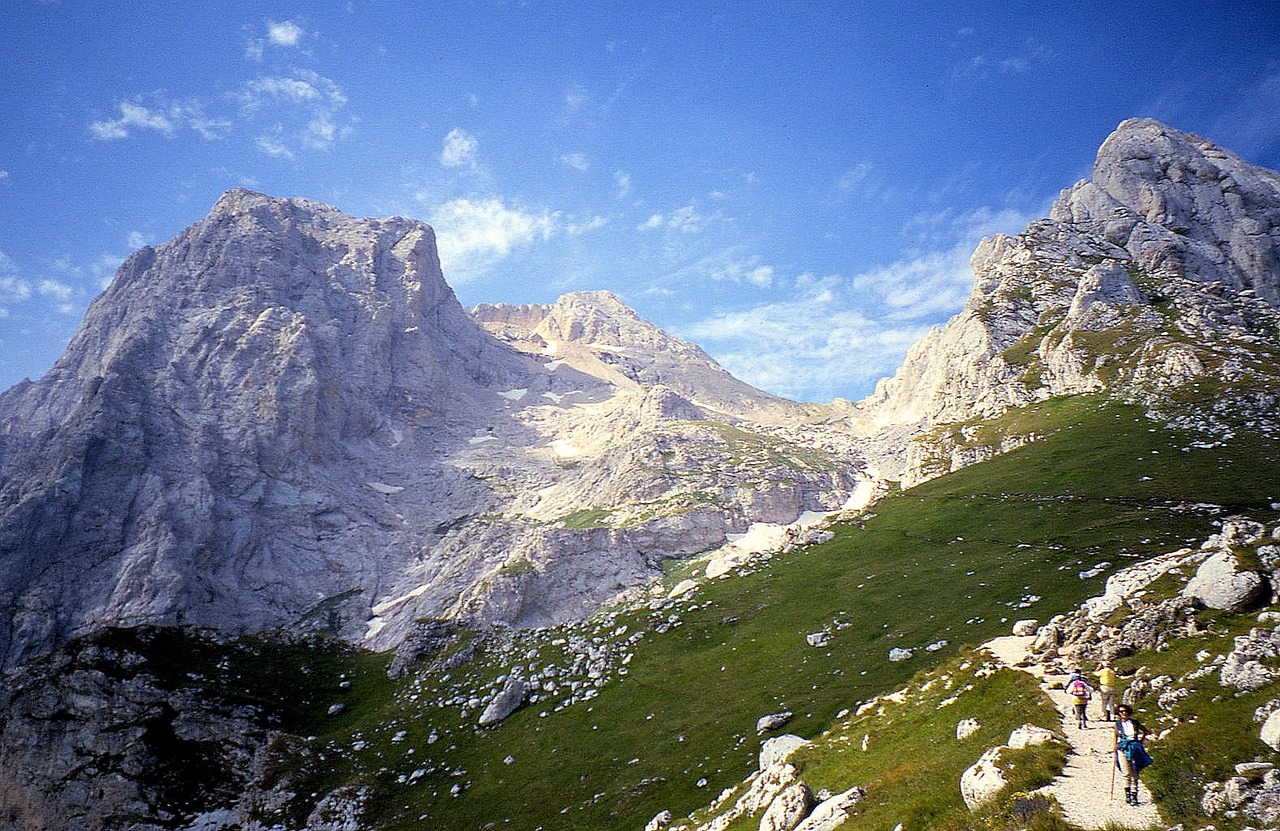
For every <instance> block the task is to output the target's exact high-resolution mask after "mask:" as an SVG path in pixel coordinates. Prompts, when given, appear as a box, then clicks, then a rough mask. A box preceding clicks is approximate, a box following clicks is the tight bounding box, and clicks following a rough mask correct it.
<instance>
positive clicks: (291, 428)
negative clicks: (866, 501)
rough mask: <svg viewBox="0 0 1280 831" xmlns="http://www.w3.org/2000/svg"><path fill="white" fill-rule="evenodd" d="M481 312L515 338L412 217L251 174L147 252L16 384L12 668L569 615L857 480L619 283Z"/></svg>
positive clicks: (4, 466)
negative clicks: (274, 637)
mask: <svg viewBox="0 0 1280 831" xmlns="http://www.w3.org/2000/svg"><path fill="white" fill-rule="evenodd" d="M522 315H523V317H522ZM481 317H482V318H483V319H485V320H486V321H487V322H486V323H485V325H486V326H493V327H495V328H497V329H501V330H502V332H501V333H500V334H504V337H505V338H506V339H505V340H504V339H502V338H499V337H495V336H494V335H492V334H490V333H489V332H488V331H486V329H485V328H484V327H482V326H481V325H480V324H478V323H477V321H476V320H475V319H473V318H472V316H471V315H470V314H469V313H468V312H467V311H466V310H464V309H463V308H462V307H461V306H460V305H459V304H458V302H457V300H456V299H455V297H454V295H453V292H452V291H451V290H450V289H449V287H448V286H447V285H446V284H445V282H444V280H443V277H442V275H441V273H440V269H439V263H438V260H437V257H436V251H435V244H434V237H433V234H432V231H431V229H430V228H428V227H427V226H425V225H423V224H421V223H418V222H414V221H411V220H407V219H401V218H391V219H354V218H352V217H349V216H346V215H344V214H342V213H341V212H339V211H337V210H335V209H333V208H331V207H328V206H326V205H321V204H318V203H314V202H308V201H305V200H289V199H274V198H270V197H266V196H262V195H260V194H255V193H251V192H249V191H244V190H235V191H231V192H229V193H227V194H226V195H225V196H224V197H223V198H222V199H221V200H220V201H219V202H218V204H217V205H216V206H215V207H214V209H213V211H212V213H210V215H209V216H208V217H207V218H206V219H204V220H202V221H200V222H198V223H196V224H195V225H193V226H192V227H191V228H189V229H187V230H186V231H184V232H182V233H181V234H179V235H178V236H177V237H175V238H174V239H173V240H171V241H170V242H167V243H165V244H164V245H161V246H158V247H156V248H144V249H143V250H141V251H139V252H137V253H136V254H135V255H134V256H133V257H131V258H130V259H129V260H128V261H127V262H126V263H125V264H124V266H122V267H121V269H120V271H119V273H118V274H117V276H116V278H115V280H114V281H113V283H112V284H111V286H110V287H109V288H108V289H107V291H106V292H104V293H103V295H102V296H101V297H99V298H98V299H97V300H96V301H95V302H94V303H93V304H92V306H91V307H90V309H89V312H88V314H87V315H86V318H85V321H84V324H83V326H82V328H81V330H80V331H79V333H78V334H77V335H76V337H75V339H74V340H73V341H72V343H71V345H70V346H69V347H68V349H67V352H66V354H64V356H63V357H62V358H61V359H60V360H59V362H58V363H57V364H56V365H55V366H54V368H53V369H52V370H51V371H50V373H49V374H48V375H47V376H46V377H45V378H43V379H41V380H40V381H37V382H26V383H23V384H20V385H18V386H17V387H14V388H12V389H10V390H9V391H7V392H5V393H4V394H3V395H0V665H5V664H12V663H15V662H21V661H22V660H24V659H26V658H29V657H31V656H32V655H35V654H38V653H40V652H42V651H44V650H47V649H49V648H50V647H51V646H53V645H55V644H57V643H59V642H62V641H63V640H65V639H67V638H68V637H71V636H72V635H74V634H76V633H79V632H83V631H87V630H89V629H92V628H94V627H97V626H101V625H105V624H122V625H136V624H141V623H178V622H183V623H194V624H198V625H207V626H213V627H218V628H222V629H226V630H230V631H234V632H244V631H255V630H259V629H267V628H288V629H295V630H297V629H303V630H307V629H323V630H326V631H330V632H334V633H337V634H339V635H341V636H342V637H345V638H348V639H350V640H353V641H357V642H361V643H364V644H367V645H370V646H373V647H375V648H388V647H391V646H394V645H395V644H396V643H398V642H399V641H400V640H401V639H402V638H403V637H405V636H406V635H407V634H409V633H410V632H411V631H412V630H413V628H414V626H415V621H417V620H420V619H435V620H450V619H464V620H468V621H471V622H475V623H479V624H487V623H493V622H503V623H514V624H517V625H521V626H524V625H543V624H549V623H555V622H559V621H563V620H569V619H574V618H577V617H579V616H582V615H585V614H587V613H589V612H591V611H593V610H594V609H596V608H598V606H599V604H600V603H602V602H604V601H605V600H608V599H609V598H611V597H613V596H615V595H617V594H619V593H622V592H625V591H628V590H631V589H634V588H635V587H637V586H640V585H643V584H645V583H646V582H648V581H649V580H651V579H652V578H653V577H655V576H656V575H658V574H659V573H660V571H659V568H658V562H659V561H660V560H661V559H663V558H666V557H669V556H681V555H687V554H691V553H694V552H698V551H702V550H705V549H708V548H710V547H712V546H715V545H718V544H721V543H723V542H724V539H725V534H726V533H727V532H743V531H745V530H746V529H747V528H748V527H749V526H750V524H751V523H753V522H777V523H788V522H791V521H793V520H795V519H796V517H797V516H798V515H799V514H800V513H802V512H804V511H809V510H833V509H836V508H839V507H840V505H842V504H843V502H844V501H845V500H846V499H847V498H848V496H849V494H850V493H851V492H852V490H853V489H854V487H855V486H856V484H857V481H858V479H859V478H860V473H859V471H860V468H861V462H860V461H859V460H858V457H857V454H856V449H855V444H854V440H853V439H852V438H851V437H848V436H843V435H842V434H841V431H839V430H838V429H837V428H835V427H832V426H830V425H822V424H819V423H817V422H816V420H815V419H814V418H811V417H810V416H811V415H812V414H811V413H810V411H809V410H808V409H806V408H803V407H800V406H799V405H795V404H791V403H789V402H784V401H782V400H780V399H775V398H773V397H772V396H767V395H765V394H764V393H760V392H759V391H755V390H752V389H751V388H750V387H748V386H747V385H745V384H742V383H741V382H738V381H736V380H735V379H733V378H732V377H731V376H729V375H728V374H727V373H725V372H724V371H723V370H721V369H719V367H717V366H715V364H714V362H713V361H711V360H710V358H708V357H707V356H706V355H705V353H702V352H701V350H698V349H697V347H694V346H692V345H691V344H687V343H684V342H683V341H679V340H678V339H675V338H672V337H670V336H668V335H666V334H665V333H662V332H661V330H659V329H657V328H656V327H654V326H652V325H651V324H648V323H646V322H644V321H642V320H640V319H639V318H638V317H637V316H636V315H635V313H634V312H632V311H631V310H630V309H627V308H626V307H625V306H624V305H622V304H621V303H620V302H619V301H617V299H616V298H613V297H612V296H610V295H607V294H589V295H577V296H569V297H568V298H566V299H565V300H563V301H562V302H561V303H558V304H556V305H555V306H553V307H549V308H546V309H544V308H542V307H538V309H536V310H534V309H526V310H525V311H524V312H519V311H518V310H517V311H512V310H510V309H507V310H505V311H503V312H501V313H500V314H499V313H498V312H497V311H493V312H492V313H491V314H489V315H487V316H486V315H481ZM499 319H500V320H499ZM501 321H506V322H501ZM521 321H525V322H527V323H528V324H529V325H533V326H535V328H536V329H537V332H536V333H535V332H533V331H532V330H529V331H527V332H526V331H525V330H522V329H521V328H520V325H521ZM537 339H540V343H541V345H538V344H537V343H535V340H537ZM554 350H559V352H558V353H556V354H550V353H551V352H553V351H554ZM704 382H705V384H706V385H707V390H706V391H701V390H700V385H702V384H703V383H704ZM694 399H696V402H695V400H694ZM753 408H758V409H759V410H760V412H761V413H762V414H763V415H762V416H761V418H762V419H763V420H764V421H767V422H768V424H757V423H755V422H749V421H746V420H744V419H745V417H746V415H747V414H749V413H750V412H751V411H752V410H753Z"/></svg>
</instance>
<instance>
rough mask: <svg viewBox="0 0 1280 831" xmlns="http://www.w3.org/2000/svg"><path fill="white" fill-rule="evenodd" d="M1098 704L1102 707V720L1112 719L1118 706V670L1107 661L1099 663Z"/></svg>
mask: <svg viewBox="0 0 1280 831" xmlns="http://www.w3.org/2000/svg"><path fill="white" fill-rule="evenodd" d="M1098 704H1099V705H1100V706H1101V707H1102V720H1103V721H1111V713H1112V711H1114V710H1115V707H1116V671H1115V670H1114V669H1112V668H1111V664H1110V663H1109V662H1107V661H1103V662H1102V663H1100V664H1098Z"/></svg>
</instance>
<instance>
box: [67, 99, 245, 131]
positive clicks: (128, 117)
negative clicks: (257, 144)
mask: <svg viewBox="0 0 1280 831" xmlns="http://www.w3.org/2000/svg"><path fill="white" fill-rule="evenodd" d="M153 98H154V99H155V100H154V103H153V104H152V105H151V106H148V105H147V104H144V103H143V99H142V98H141V97H138V98H135V99H134V100H132V101H121V102H119V103H118V104H116V107H117V109H118V110H119V111H120V117H119V118H113V119H106V120H103V121H94V122H92V123H90V124H89V132H90V133H91V134H92V135H93V137H94V138H95V139H98V140H99V141H113V140H116V139H123V138H128V137H129V136H130V135H132V134H133V133H135V132H137V131H140V130H152V131H155V132H157V133H160V134H162V135H165V136H172V135H173V134H174V133H176V132H177V131H178V130H179V129H181V128H184V127H185V128H188V129H191V130H194V131H196V132H197V133H199V134H200V136H201V137H202V138H205V139H209V140H212V139H216V138H220V137H222V136H223V135H224V134H225V133H226V131H227V130H228V129H229V128H230V127H231V122H229V121H226V120H223V119H217V118H207V117H205V115H204V113H203V112H202V106H201V104H200V102H199V101H195V100H190V101H167V100H165V99H164V98H163V97H162V96H153Z"/></svg>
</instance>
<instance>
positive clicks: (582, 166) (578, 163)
mask: <svg viewBox="0 0 1280 831" xmlns="http://www.w3.org/2000/svg"><path fill="white" fill-rule="evenodd" d="M560 163H561V164H563V165H564V166H565V167H571V168H573V169H574V170H577V171H579V172H581V173H586V172H587V170H588V165H587V157H586V155H585V154H582V153H566V154H564V155H563V156H561V157H560Z"/></svg>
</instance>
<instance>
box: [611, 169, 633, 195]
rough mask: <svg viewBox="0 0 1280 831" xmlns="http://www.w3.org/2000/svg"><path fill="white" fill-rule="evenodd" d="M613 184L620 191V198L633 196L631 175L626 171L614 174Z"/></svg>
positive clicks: (616, 171)
mask: <svg viewBox="0 0 1280 831" xmlns="http://www.w3.org/2000/svg"><path fill="white" fill-rule="evenodd" d="M613 184H614V186H615V187H616V188H617V189H618V191H617V192H618V198H619V199H626V198H627V197H628V196H630V195H631V174H630V173H627V172H626V171H625V170H615V171H614V172H613Z"/></svg>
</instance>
